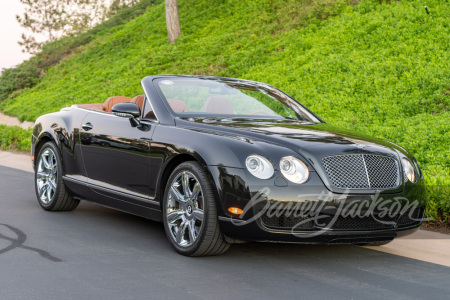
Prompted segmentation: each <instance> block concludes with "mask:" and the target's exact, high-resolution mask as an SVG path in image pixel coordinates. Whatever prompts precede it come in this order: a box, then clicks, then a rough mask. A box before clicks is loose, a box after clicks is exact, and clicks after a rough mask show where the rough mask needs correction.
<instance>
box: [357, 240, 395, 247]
mask: <svg viewBox="0 0 450 300" xmlns="http://www.w3.org/2000/svg"><path fill="white" fill-rule="evenodd" d="M390 242H392V240H389V241H379V242H371V243H364V244H357V245H358V246H373V247H375V246H383V245H386V244H389V243H390Z"/></svg>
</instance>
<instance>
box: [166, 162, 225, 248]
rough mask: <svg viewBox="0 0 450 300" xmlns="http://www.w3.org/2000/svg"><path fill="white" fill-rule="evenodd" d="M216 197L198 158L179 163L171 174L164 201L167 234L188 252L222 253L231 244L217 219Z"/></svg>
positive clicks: (176, 245)
mask: <svg viewBox="0 0 450 300" xmlns="http://www.w3.org/2000/svg"><path fill="white" fill-rule="evenodd" d="M215 201H216V199H215V196H214V193H213V187H212V185H211V183H210V182H209V180H208V177H207V174H206V172H205V170H204V169H203V168H202V166H201V165H200V164H199V163H198V162H194V161H189V162H184V163H182V164H180V165H179V166H178V167H176V168H175V170H174V171H173V172H172V174H171V175H170V177H169V180H168V181H167V185H166V190H165V193H164V201H163V218H164V228H165V230H166V235H167V237H168V239H169V240H170V242H171V243H172V246H173V247H174V248H175V250H176V251H178V252H179V253H180V254H183V255H186V256H207V255H219V254H222V253H224V252H225V251H226V250H228V248H229V247H230V244H228V243H227V242H226V241H225V239H224V236H223V234H222V232H221V230H220V227H219V224H218V221H217V209H216V202H215Z"/></svg>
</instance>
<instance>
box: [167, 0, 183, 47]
mask: <svg viewBox="0 0 450 300" xmlns="http://www.w3.org/2000/svg"><path fill="white" fill-rule="evenodd" d="M166 25H167V34H168V36H169V43H171V44H174V43H175V40H176V39H177V38H178V37H179V36H180V35H181V27H180V18H179V16H178V0H166Z"/></svg>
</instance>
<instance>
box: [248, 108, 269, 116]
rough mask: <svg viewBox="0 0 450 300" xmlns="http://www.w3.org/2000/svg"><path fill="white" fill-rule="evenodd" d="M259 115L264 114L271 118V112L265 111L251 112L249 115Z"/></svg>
mask: <svg viewBox="0 0 450 300" xmlns="http://www.w3.org/2000/svg"><path fill="white" fill-rule="evenodd" d="M257 113H262V114H265V115H267V116H270V113H269V112H267V111H265V110H262V109H257V110H254V111H252V112H250V113H249V115H254V114H257Z"/></svg>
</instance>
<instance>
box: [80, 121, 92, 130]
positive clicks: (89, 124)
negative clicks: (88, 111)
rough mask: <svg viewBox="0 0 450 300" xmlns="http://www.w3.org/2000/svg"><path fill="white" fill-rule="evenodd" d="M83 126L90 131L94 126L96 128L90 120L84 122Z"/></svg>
mask: <svg viewBox="0 0 450 300" xmlns="http://www.w3.org/2000/svg"><path fill="white" fill-rule="evenodd" d="M81 128H83V129H84V130H85V131H89V130H91V129H92V128H94V126H92V124H91V123H89V122H88V123H86V124H83V126H81Z"/></svg>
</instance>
